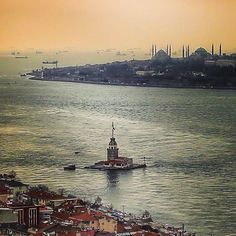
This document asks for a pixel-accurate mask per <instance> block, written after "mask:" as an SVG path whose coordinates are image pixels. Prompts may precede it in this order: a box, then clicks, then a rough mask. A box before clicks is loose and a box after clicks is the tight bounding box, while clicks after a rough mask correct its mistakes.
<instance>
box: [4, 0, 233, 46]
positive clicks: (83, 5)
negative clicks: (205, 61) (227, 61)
mask: <svg viewBox="0 0 236 236" xmlns="http://www.w3.org/2000/svg"><path fill="white" fill-rule="evenodd" d="M235 12H236V1H235V0H0V50H12V49H14V48H16V49H28V48H36V49H65V48H76V49H79V50H96V49H105V48H118V49H128V48H141V49H143V50H147V49H148V48H150V46H151V44H152V43H156V44H157V45H159V47H165V45H166V44H167V43H169V44H170V43H171V44H172V45H173V47H174V48H180V47H181V46H182V45H183V44H190V45H191V47H199V46H203V47H206V48H210V45H211V43H215V44H216V45H218V44H219V43H222V45H223V48H224V49H225V50H232V49H235V48H236V28H235V24H236V14H235Z"/></svg>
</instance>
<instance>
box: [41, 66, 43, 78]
mask: <svg viewBox="0 0 236 236" xmlns="http://www.w3.org/2000/svg"><path fill="white" fill-rule="evenodd" d="M41 79H43V66H42V71H41Z"/></svg>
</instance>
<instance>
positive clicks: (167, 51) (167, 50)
mask: <svg viewBox="0 0 236 236" xmlns="http://www.w3.org/2000/svg"><path fill="white" fill-rule="evenodd" d="M166 54H167V55H169V45H168V44H167V46H166Z"/></svg>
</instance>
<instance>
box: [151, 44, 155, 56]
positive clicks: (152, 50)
mask: <svg viewBox="0 0 236 236" xmlns="http://www.w3.org/2000/svg"><path fill="white" fill-rule="evenodd" d="M153 54H154V46H153V44H152V49H151V57H153Z"/></svg>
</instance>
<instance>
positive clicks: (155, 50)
mask: <svg viewBox="0 0 236 236" xmlns="http://www.w3.org/2000/svg"><path fill="white" fill-rule="evenodd" d="M154 51H155V53H154V56H156V54H157V45H156V44H155V50H154Z"/></svg>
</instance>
